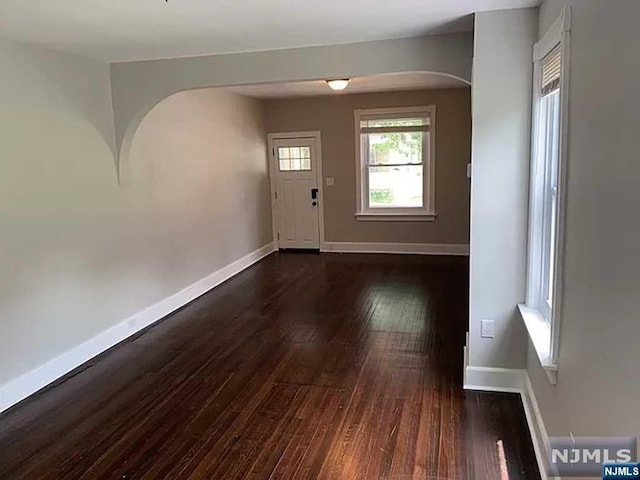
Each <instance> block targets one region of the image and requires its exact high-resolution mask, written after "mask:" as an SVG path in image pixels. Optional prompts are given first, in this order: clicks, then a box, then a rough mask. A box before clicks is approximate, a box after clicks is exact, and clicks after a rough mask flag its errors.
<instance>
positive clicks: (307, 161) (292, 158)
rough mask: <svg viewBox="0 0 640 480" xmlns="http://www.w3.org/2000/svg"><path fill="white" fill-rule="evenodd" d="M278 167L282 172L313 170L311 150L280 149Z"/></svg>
mask: <svg viewBox="0 0 640 480" xmlns="http://www.w3.org/2000/svg"><path fill="white" fill-rule="evenodd" d="M278 167H279V168H280V171H281V172H295V171H304V170H311V148H310V147H278Z"/></svg>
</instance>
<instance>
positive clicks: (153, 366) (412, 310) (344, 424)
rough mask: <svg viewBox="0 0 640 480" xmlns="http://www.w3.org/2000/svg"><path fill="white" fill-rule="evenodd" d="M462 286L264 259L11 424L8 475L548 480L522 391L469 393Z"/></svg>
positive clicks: (396, 272)
mask: <svg viewBox="0 0 640 480" xmlns="http://www.w3.org/2000/svg"><path fill="white" fill-rule="evenodd" d="M467 277H468V265H467V260H466V259H462V258H445V257H417V256H403V255H356V254H347V255H340V254H322V255H319V254H315V255H314V254H274V255H271V256H269V257H267V258H266V259H264V260H263V261H261V262H260V263H258V264H257V265H255V266H254V267H252V268H250V269H248V270H246V271H245V272H243V273H241V274H240V275H238V276H236V277H235V278H233V279H232V280H230V281H228V282H227V283H225V284H223V285H221V286H220V287H218V288H216V289H215V290H213V291H212V292H209V293H208V294H206V295H205V296H203V297H201V298H200V299H198V300H197V301H195V302H193V303H191V304H190V305H188V306H187V307H185V308H183V309H182V310H180V311H178V312H176V313H175V314H173V315H171V316H169V317H167V318H166V319H165V320H163V321H162V322H160V323H158V324H157V325H156V326H154V327H152V328H149V329H147V330H146V331H144V332H142V334H140V335H138V336H137V337H136V338H135V339H133V340H132V341H127V342H124V343H122V344H121V345H119V346H117V347H115V348H113V349H111V350H110V351H108V352H106V353H105V354H103V355H101V356H100V357H98V358H97V359H94V360H93V361H91V362H89V363H88V364H86V365H84V366H82V367H80V368H79V369H77V371H75V372H72V373H71V374H70V375H68V376H67V377H66V378H64V379H62V380H61V381H59V382H58V384H57V385H55V386H53V387H50V388H47V389H45V390H43V391H42V392H40V393H38V394H37V395H35V396H33V397H31V398H29V399H27V400H26V401H24V402H22V403H21V404H20V405H17V406H16V407H14V408H12V409H11V410H9V411H8V412H6V413H5V414H3V415H1V416H0V478H2V479H23V478H25V479H41V478H42V479H45V478H46V479H65V480H68V479H80V478H82V479H91V480H97V479H163V478H167V479H186V478H188V479H223V478H225V479H226V478H238V479H245V478H262V479H267V478H271V479H378V478H385V479H398V480H400V479H421V480H422V479H440V480H443V479H489V480H496V479H498V480H499V479H505V478H509V479H511V480H517V479H525V478H526V479H532V478H539V474H538V470H537V466H536V462H535V457H534V453H533V448H532V445H531V441H530V439H529V435H528V431H527V425H526V421H525V417H524V411H523V408H522V405H521V403H520V398H519V396H518V395H515V394H500V393H495V394H491V393H476V392H465V391H463V390H462V348H463V344H464V338H465V330H466V323H467V309H468V298H467V290H468V288H467ZM499 442H500V444H501V445H503V446H504V458H505V459H506V468H503V470H502V472H501V466H500V464H501V462H500V458H501V455H500V454H499ZM505 474H507V475H508V477H507V476H505Z"/></svg>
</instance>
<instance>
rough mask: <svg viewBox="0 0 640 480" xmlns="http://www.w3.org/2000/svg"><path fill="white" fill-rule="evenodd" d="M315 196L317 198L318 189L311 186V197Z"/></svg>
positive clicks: (313, 198)
mask: <svg viewBox="0 0 640 480" xmlns="http://www.w3.org/2000/svg"><path fill="white" fill-rule="evenodd" d="M316 198H318V189H317V188H312V189H311V199H312V200H315V199H316Z"/></svg>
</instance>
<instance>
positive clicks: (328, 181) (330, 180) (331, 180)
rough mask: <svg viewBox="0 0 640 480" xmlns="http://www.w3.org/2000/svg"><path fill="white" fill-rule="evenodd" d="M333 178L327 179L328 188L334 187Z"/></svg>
mask: <svg viewBox="0 0 640 480" xmlns="http://www.w3.org/2000/svg"><path fill="white" fill-rule="evenodd" d="M333 183H334V180H333V177H327V187H333Z"/></svg>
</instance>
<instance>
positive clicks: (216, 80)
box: [110, 33, 473, 182]
mask: <svg viewBox="0 0 640 480" xmlns="http://www.w3.org/2000/svg"><path fill="white" fill-rule="evenodd" d="M472 57H473V35H472V34H470V33H462V34H451V35H435V36H425V37H414V38H407V39H400V40H382V41H376V42H365V43H356V44H349V45H332V46H322V47H308V48H297V49H288V50H276V51H265V52H255V53H240V54H231V55H213V56H205V57H191V58H176V59H166V60H153V61H144V62H129V63H116V64H112V65H111V72H110V74H111V88H112V102H113V113H114V124H115V134H116V151H117V152H118V159H117V162H116V163H117V169H118V179H119V181H120V182H126V179H127V163H128V157H129V151H130V148H131V143H132V140H133V137H134V136H135V133H136V131H137V129H138V126H139V125H140V122H141V121H142V120H143V119H144V117H145V116H146V115H147V113H148V112H149V111H150V110H151V109H152V108H153V107H154V106H155V105H157V104H158V103H160V102H161V101H162V100H163V99H165V98H167V97H170V96H171V95H173V94H175V93H178V92H181V91H185V90H194V89H199V88H207V87H226V86H238V85H251V84H258V83H276V82H285V81H305V80H316V79H324V78H331V77H342V76H348V77H357V76H367V75H376V74H385V73H399V72H420V71H424V72H438V73H440V74H444V75H450V76H453V77H456V78H458V79H461V80H463V81H465V82H467V83H470V81H471V63H472Z"/></svg>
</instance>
